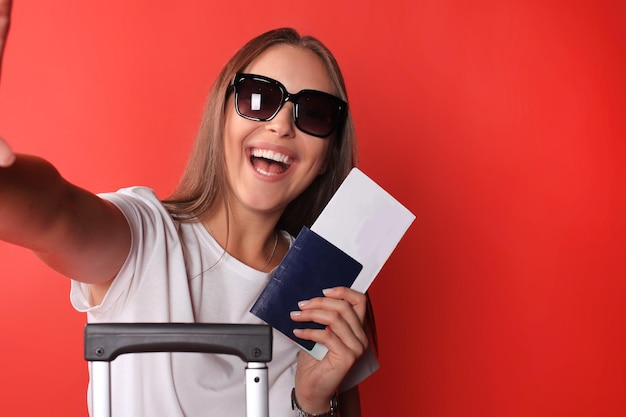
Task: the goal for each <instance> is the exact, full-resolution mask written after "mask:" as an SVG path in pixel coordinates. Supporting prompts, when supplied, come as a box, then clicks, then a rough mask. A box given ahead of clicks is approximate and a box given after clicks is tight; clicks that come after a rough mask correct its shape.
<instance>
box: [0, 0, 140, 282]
mask: <svg viewBox="0 0 626 417" xmlns="http://www.w3.org/2000/svg"><path fill="white" fill-rule="evenodd" d="M10 19H11V0H0V73H1V68H2V67H1V65H2V56H3V52H4V49H5V46H6V40H7V36H8V32H9V26H10ZM0 240H4V241H7V242H10V243H14V244H16V245H21V246H24V247H26V248H29V249H31V250H33V251H35V252H36V253H37V254H38V255H39V256H40V257H41V258H42V259H43V260H44V261H45V262H46V263H47V264H48V265H50V266H51V267H53V268H54V269H56V270H57V271H59V272H61V273H62V274H64V275H66V276H68V277H70V278H73V279H76V280H79V281H83V282H88V283H93V284H100V285H96V286H95V288H94V289H95V290H105V289H106V288H107V286H108V284H109V283H110V281H111V280H112V279H113V277H114V276H115V275H116V273H117V271H118V270H119V268H120V267H121V265H122V264H123V262H124V260H125V259H126V256H127V254H128V250H129V248H130V229H129V227H128V224H127V222H126V219H125V218H124V216H123V214H122V213H121V212H120V211H119V210H118V209H117V208H116V207H115V206H113V205H112V204H111V203H109V202H107V201H105V200H102V199H100V198H99V197H97V196H96V195H94V194H92V193H90V192H88V191H86V190H83V189H81V188H79V187H76V186H75V185H72V184H70V183H69V182H67V181H66V180H65V179H63V177H61V175H60V174H59V172H58V171H57V170H56V169H55V168H54V167H53V166H52V165H50V164H49V163H48V162H46V161H44V160H43V159H40V158H37V157H34V156H28V155H16V154H15V153H14V152H13V151H12V149H11V147H10V146H9V144H8V143H7V142H6V141H5V140H4V139H2V138H0ZM96 292H97V291H96Z"/></svg>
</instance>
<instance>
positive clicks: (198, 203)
mask: <svg viewBox="0 0 626 417" xmlns="http://www.w3.org/2000/svg"><path fill="white" fill-rule="evenodd" d="M280 44H287V45H292V46H295V47H299V48H305V49H308V50H310V51H312V52H314V53H315V54H316V55H317V56H318V57H319V58H320V59H321V60H322V62H323V63H324V65H325V67H326V69H327V71H328V75H329V76H330V79H331V81H332V83H333V86H334V88H335V90H336V94H337V95H338V96H339V97H340V98H342V99H343V100H344V101H346V102H348V98H347V93H346V87H345V83H344V79H343V76H342V74H341V71H340V69H339V65H338V64H337V61H336V60H335V58H334V56H333V55H332V53H331V52H330V50H328V48H326V46H324V45H323V44H322V43H321V42H320V41H319V40H317V39H316V38H314V37H311V36H300V35H299V34H298V32H296V31H295V30H294V29H291V28H281V29H275V30H271V31H269V32H266V33H263V34H262V35H260V36H258V37H256V38H254V39H252V40H251V41H249V42H248V43H247V44H245V45H244V46H243V47H242V48H241V49H240V50H239V51H237V52H236V53H235V55H234V56H233V57H232V58H231V59H230V60H229V61H228V63H227V64H226V65H225V66H224V68H223V69H222V71H221V72H220V73H219V75H218V76H217V79H216V80H215V83H214V84H213V87H212V89H211V92H210V94H209V97H208V100H207V103H206V106H205V110H204V114H203V117H202V122H201V125H200V128H199V130H198V133H197V136H196V139H195V143H194V147H193V150H192V153H191V156H190V158H189V161H188V163H187V167H186V169H185V171H184V173H183V176H182V178H181V180H180V182H179V184H178V186H177V187H176V189H175V190H174V192H173V193H172V194H171V195H170V196H169V197H168V198H166V199H165V200H164V201H163V203H164V205H165V207H166V208H167V209H168V210H169V211H170V213H171V214H172V215H173V216H174V217H176V218H177V219H179V220H181V221H195V220H196V219H198V218H201V217H202V216H203V215H204V214H205V213H207V212H209V211H210V210H211V209H212V208H214V207H215V205H216V204H226V200H225V195H226V168H225V158H224V140H223V135H224V123H225V116H224V113H225V112H224V110H225V106H226V103H227V92H228V90H229V87H230V84H231V82H232V79H233V77H234V75H235V73H237V72H239V71H242V70H243V69H244V68H245V67H246V66H248V65H249V64H250V63H251V62H252V61H253V60H254V59H255V58H256V57H258V56H259V55H260V54H261V53H263V52H264V51H265V50H267V49H268V48H270V47H272V46H275V45H280ZM328 140H332V144H331V146H330V149H329V155H328V161H327V162H328V163H327V169H326V171H325V172H324V173H322V174H320V175H318V176H317V177H316V178H315V180H314V181H313V183H311V185H310V186H309V187H308V188H307V189H306V190H305V191H304V192H303V193H302V194H301V195H300V196H298V197H297V198H296V199H295V200H293V201H292V202H291V203H290V204H289V205H288V206H287V207H286V209H285V211H284V213H283V215H282V216H281V218H280V220H279V222H278V227H279V228H281V229H283V230H286V231H287V232H289V233H290V234H292V235H294V236H295V235H296V234H297V233H298V232H299V231H300V229H301V228H302V226H307V227H309V226H311V224H312V223H313V221H314V220H315V219H316V218H317V216H318V215H319V213H320V212H321V210H322V209H323V208H324V206H325V205H326V203H328V201H329V200H330V198H331V197H332V195H333V194H334V193H335V191H336V190H337V188H338V187H339V185H340V184H341V182H342V181H343V180H344V179H345V177H346V176H347V175H348V173H349V172H350V169H351V168H353V167H355V166H357V164H358V156H357V146H356V137H355V131H354V125H353V122H352V117H351V116H350V111H349V109H348V112H347V115H346V118H345V120H344V121H343V123H342V125H340V126H339V128H338V129H337V131H336V132H335V133H334V137H333V138H332V139H331V138H329V139H328Z"/></svg>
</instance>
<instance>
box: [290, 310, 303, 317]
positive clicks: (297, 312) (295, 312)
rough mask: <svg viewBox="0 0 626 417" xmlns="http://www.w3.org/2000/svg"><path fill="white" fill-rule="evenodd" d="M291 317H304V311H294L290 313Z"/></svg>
mask: <svg viewBox="0 0 626 417" xmlns="http://www.w3.org/2000/svg"><path fill="white" fill-rule="evenodd" d="M289 315H290V316H291V317H297V316H300V315H302V311H292V312H290V313H289Z"/></svg>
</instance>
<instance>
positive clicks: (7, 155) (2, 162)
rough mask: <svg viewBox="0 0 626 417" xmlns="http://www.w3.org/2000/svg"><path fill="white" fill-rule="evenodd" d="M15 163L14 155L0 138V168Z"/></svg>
mask: <svg viewBox="0 0 626 417" xmlns="http://www.w3.org/2000/svg"><path fill="white" fill-rule="evenodd" d="M13 162H15V154H14V153H13V150H12V149H11V147H10V146H9V144H8V143H7V142H6V141H5V140H4V139H3V138H2V137H0V167H1V168H6V167H9V166H11V165H12V164H13Z"/></svg>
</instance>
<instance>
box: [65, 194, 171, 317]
mask: <svg viewBox="0 0 626 417" xmlns="http://www.w3.org/2000/svg"><path fill="white" fill-rule="evenodd" d="M99 197H100V198H103V199H106V200H108V201H110V202H112V203H113V204H115V205H116V206H117V207H118V208H119V209H120V211H121V212H122V213H123V214H124V216H125V217H126V220H127V221H128V224H129V227H130V230H131V248H130V250H129V254H128V257H127V258H126V260H125V262H124V264H123V265H122V267H121V268H120V270H119V271H118V273H117V275H116V276H115V279H114V281H113V283H112V285H111V287H110V288H109V290H108V291H107V294H106V296H105V297H104V299H103V300H102V302H101V303H100V304H99V305H91V304H90V302H89V300H90V297H89V284H85V283H82V282H78V281H72V282H71V291H70V300H71V303H72V305H73V306H74V308H75V309H76V310H78V311H80V312H88V313H90V314H92V315H96V316H97V315H99V314H107V312H109V311H110V310H111V309H112V308H115V306H116V305H118V304H119V303H120V300H122V299H123V298H128V297H130V296H132V294H133V292H134V291H136V289H137V288H138V286H139V285H140V283H141V277H142V276H143V275H144V274H143V273H142V272H143V271H142V268H143V266H144V265H146V264H147V262H146V260H147V259H148V258H150V257H153V256H157V254H159V253H161V252H163V251H165V247H166V246H167V244H168V238H167V235H168V234H175V233H176V225H175V224H174V222H173V221H172V219H171V217H170V216H169V213H168V212H167V211H166V210H165V208H164V207H163V205H162V204H161V203H160V201H159V199H158V198H157V196H156V194H155V193H154V191H153V190H151V189H149V188H145V187H131V188H125V189H121V190H119V191H117V192H114V193H105V194H99Z"/></svg>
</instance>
